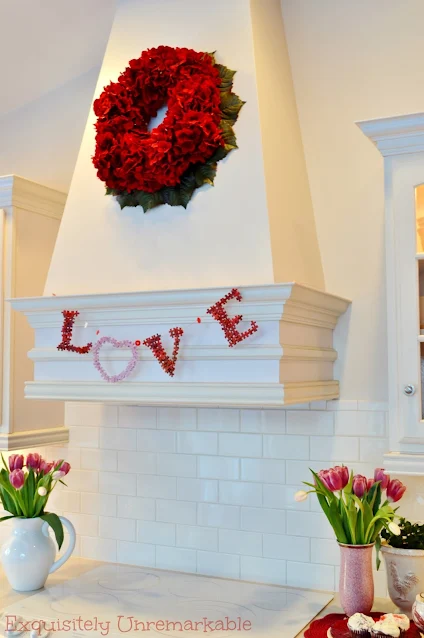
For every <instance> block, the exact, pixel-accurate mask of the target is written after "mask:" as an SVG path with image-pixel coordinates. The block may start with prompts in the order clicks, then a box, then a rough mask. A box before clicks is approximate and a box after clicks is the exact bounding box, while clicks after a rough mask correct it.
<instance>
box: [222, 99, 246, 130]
mask: <svg viewBox="0 0 424 638" xmlns="http://www.w3.org/2000/svg"><path fill="white" fill-rule="evenodd" d="M243 104H245V102H243V100H240V98H239V96H238V95H236V94H235V93H223V94H222V95H221V111H222V114H223V119H225V120H230V122H233V123H234V122H236V120H237V118H238V114H239V112H240V109H241V107H242V106H243Z"/></svg>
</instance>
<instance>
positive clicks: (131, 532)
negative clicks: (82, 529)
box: [99, 516, 137, 541]
mask: <svg viewBox="0 0 424 638" xmlns="http://www.w3.org/2000/svg"><path fill="white" fill-rule="evenodd" d="M136 527H137V524H136V521H133V520H130V519H124V518H113V517H111V516H100V518H99V536H100V538H116V540H120V541H135V539H136V538H135V537H136Z"/></svg>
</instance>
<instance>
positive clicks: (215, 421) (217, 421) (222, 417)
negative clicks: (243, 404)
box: [197, 408, 240, 432]
mask: <svg viewBox="0 0 424 638" xmlns="http://www.w3.org/2000/svg"><path fill="white" fill-rule="evenodd" d="M197 428H198V430H212V431H214V432H222V431H224V432H238V431H239V430H240V411H239V410H225V409H219V408H199V410H198V411H197Z"/></svg>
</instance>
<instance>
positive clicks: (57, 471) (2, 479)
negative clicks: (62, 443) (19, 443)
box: [0, 452, 71, 549]
mask: <svg viewBox="0 0 424 638" xmlns="http://www.w3.org/2000/svg"><path fill="white" fill-rule="evenodd" d="M1 458H2V461H3V467H2V469H1V470H0V500H1V502H2V504H3V508H4V509H5V510H6V512H9V514H8V515H7V516H3V518H0V522H1V521H5V520H8V519H10V518H15V517H18V518H37V517H39V518H42V519H43V520H45V521H46V522H47V523H48V524H49V525H50V527H51V528H52V529H53V531H54V533H55V536H56V540H57V544H58V547H59V549H60V548H61V546H62V543H63V526H62V522H61V520H60V518H59V517H58V516H57V514H53V513H52V512H46V511H45V507H46V505H47V501H48V499H49V496H50V494H51V493H52V491H53V490H54V488H55V487H56V485H57V483H58V482H59V483H63V480H62V479H63V478H64V477H65V476H66V475H67V474H68V472H69V470H70V469H71V466H70V465H69V463H66V462H65V461H63V460H60V461H52V462H47V461H45V460H44V459H43V458H42V457H41V456H40V454H37V453H36V452H35V453H31V454H28V456H27V457H26V460H25V459H24V457H23V455H22V454H12V455H11V456H10V457H9V463H6V461H5V459H4V457H3V455H2V457H1Z"/></svg>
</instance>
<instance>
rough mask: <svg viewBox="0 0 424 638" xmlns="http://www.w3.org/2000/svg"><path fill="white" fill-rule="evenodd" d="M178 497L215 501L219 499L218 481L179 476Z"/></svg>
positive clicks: (199, 500)
mask: <svg viewBox="0 0 424 638" xmlns="http://www.w3.org/2000/svg"><path fill="white" fill-rule="evenodd" d="M177 499H178V500H179V501H196V502H198V503H203V502H209V503H214V502H216V501H217V500H218V481H212V480H207V479H189V478H180V477H179V478H177Z"/></svg>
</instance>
